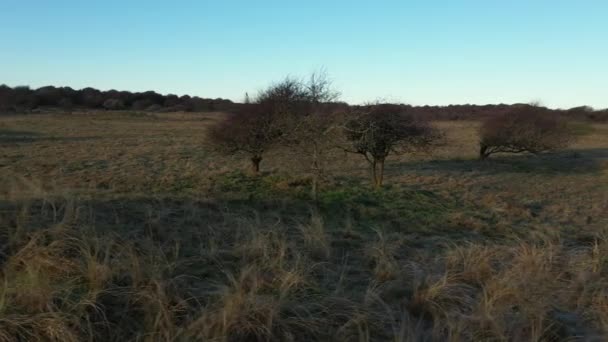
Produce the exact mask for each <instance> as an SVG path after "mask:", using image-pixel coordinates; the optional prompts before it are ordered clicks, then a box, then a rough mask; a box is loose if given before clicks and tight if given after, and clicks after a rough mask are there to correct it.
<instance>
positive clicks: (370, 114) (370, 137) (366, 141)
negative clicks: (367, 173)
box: [344, 104, 440, 188]
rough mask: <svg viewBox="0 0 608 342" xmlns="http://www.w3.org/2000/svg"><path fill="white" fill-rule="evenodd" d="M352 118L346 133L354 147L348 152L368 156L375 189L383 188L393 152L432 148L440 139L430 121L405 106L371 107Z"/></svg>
mask: <svg viewBox="0 0 608 342" xmlns="http://www.w3.org/2000/svg"><path fill="white" fill-rule="evenodd" d="M350 116H351V117H350V118H349V119H347V121H346V124H345V125H344V133H345V136H346V139H347V141H348V142H349V143H350V145H351V147H350V148H346V149H345V151H347V152H352V153H357V154H360V155H362V156H363V157H365V160H367V162H368V163H369V165H370V170H371V178H372V185H373V186H374V187H375V188H380V187H382V183H383V180H384V164H385V162H386V158H387V157H388V156H389V155H390V154H391V153H403V152H414V151H417V150H421V149H425V148H429V147H431V146H432V144H433V142H434V141H436V140H437V139H438V138H439V137H440V135H439V134H438V132H437V131H436V130H435V129H434V128H433V127H432V126H431V125H430V124H429V123H428V122H427V121H426V120H423V119H421V118H418V117H416V116H414V115H413V114H412V113H408V110H407V107H404V106H401V105H395V104H376V105H368V106H365V107H363V108H361V109H359V110H358V111H356V112H355V113H353V114H351V115H350Z"/></svg>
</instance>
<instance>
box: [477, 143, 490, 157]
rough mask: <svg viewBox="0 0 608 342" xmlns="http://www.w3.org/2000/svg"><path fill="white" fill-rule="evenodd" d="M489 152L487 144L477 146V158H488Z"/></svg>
mask: <svg viewBox="0 0 608 342" xmlns="http://www.w3.org/2000/svg"><path fill="white" fill-rule="evenodd" d="M488 156H489V154H488V146H486V145H481V146H480V147H479V159H480V160H485V159H486V158H488Z"/></svg>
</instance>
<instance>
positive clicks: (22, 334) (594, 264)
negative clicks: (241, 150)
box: [0, 113, 608, 341]
mask: <svg viewBox="0 0 608 342" xmlns="http://www.w3.org/2000/svg"><path fill="white" fill-rule="evenodd" d="M219 115H221V114H206V115H204V116H203V115H196V114H179V115H169V114H167V115H154V116H141V115H124V114H120V115H119V114H113V113H92V114H72V115H39V116H14V117H3V118H0V177H1V178H0V265H1V270H2V272H1V273H0V341H24V340H28V341H82V340H91V341H129V340H132V341H190V340H203V341H310V340H320V341H427V340H428V341H434V340H449V341H478V340H487V341H496V340H498V341H503V340H504V341H531V340H534V341H558V340H577V339H581V340H590V341H593V340H597V341H601V340H605V339H606V338H607V336H608V284H607V282H608V257H607V255H608V231H607V230H606V228H607V227H608V214H607V213H608V197H607V196H608V195H607V194H608V191H607V190H608V162H607V160H608V152H607V151H608V126H605V125H594V126H593V130H592V132H591V133H590V134H588V135H586V136H583V137H581V138H580V139H579V141H578V143H577V144H576V145H575V146H573V148H572V149H571V150H569V151H565V152H560V153H556V154H552V155H547V156H542V157H539V158H529V157H525V156H515V157H507V156H497V158H495V160H490V161H486V162H479V161H476V160H474V158H475V157H476V152H477V146H476V142H477V141H476V139H477V138H476V135H475V132H476V131H475V130H476V127H477V124H476V123H474V122H441V123H437V125H439V126H440V127H442V128H443V129H444V130H445V131H446V134H447V136H446V139H447V144H446V145H445V146H443V147H442V148H441V149H440V150H439V151H436V152H435V153H434V154H433V155H420V156H414V157H405V156H403V157H397V158H394V159H392V160H390V159H389V161H388V162H389V165H388V169H387V184H389V187H388V188H387V189H385V190H384V191H382V192H371V191H369V189H368V188H367V185H366V184H367V178H368V177H367V174H366V169H365V164H364V163H362V161H361V160H358V159H356V158H353V157H350V156H344V155H342V154H336V156H335V161H336V162H335V163H334V164H333V165H330V166H331V167H330V170H331V176H330V177H329V178H328V180H327V181H326V182H325V183H324V184H323V188H322V189H323V191H322V193H321V195H320V200H319V205H318V206H314V205H312V203H311V202H310V200H309V199H307V198H306V196H304V195H303V194H306V193H307V189H306V184H307V182H306V179H307V175H306V174H302V173H299V172H298V170H300V169H301V168H300V167H299V165H298V163H297V162H296V161H295V160H293V159H289V158H287V157H279V156H281V155H286V154H284V153H283V152H285V151H283V152H281V151H277V152H275V153H274V154H273V155H270V156H268V158H266V160H265V161H264V163H265V164H263V169H264V170H265V171H266V174H265V175H263V176H260V177H258V178H256V179H251V178H247V177H245V176H243V175H240V174H238V173H231V172H230V171H232V170H233V169H234V168H238V167H246V162H247V161H246V160H243V161H241V160H240V159H239V158H238V157H234V158H220V157H218V156H217V155H215V154H213V153H211V152H209V151H207V150H206V149H205V148H204V146H201V144H202V141H203V136H204V132H205V129H206V127H207V126H208V125H209V123H210V122H213V120H215V118H216V117H217V116H219ZM287 155H288V154H287Z"/></svg>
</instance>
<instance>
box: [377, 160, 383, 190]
mask: <svg viewBox="0 0 608 342" xmlns="http://www.w3.org/2000/svg"><path fill="white" fill-rule="evenodd" d="M383 181H384V158H382V159H379V160H378V172H377V173H376V188H381V187H382V183H383Z"/></svg>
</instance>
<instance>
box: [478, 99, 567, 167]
mask: <svg viewBox="0 0 608 342" xmlns="http://www.w3.org/2000/svg"><path fill="white" fill-rule="evenodd" d="M572 139H573V134H572V132H571V130H570V129H569V128H568V124H567V122H565V121H564V120H563V119H561V118H560V117H558V116H557V115H556V114H555V113H550V112H549V110H547V109H546V108H543V107H538V106H534V105H525V106H520V107H519V108H516V109H513V110H511V111H509V112H507V113H505V114H502V115H498V116H494V117H490V118H488V119H487V120H486V121H484V122H483V124H482V126H481V128H480V141H479V158H480V159H486V158H488V157H489V156H490V155H492V154H495V153H522V152H529V153H533V154H537V153H541V152H546V151H551V150H555V149H559V148H562V147H565V146H567V145H568V144H569V143H570V142H571V141H572Z"/></svg>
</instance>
